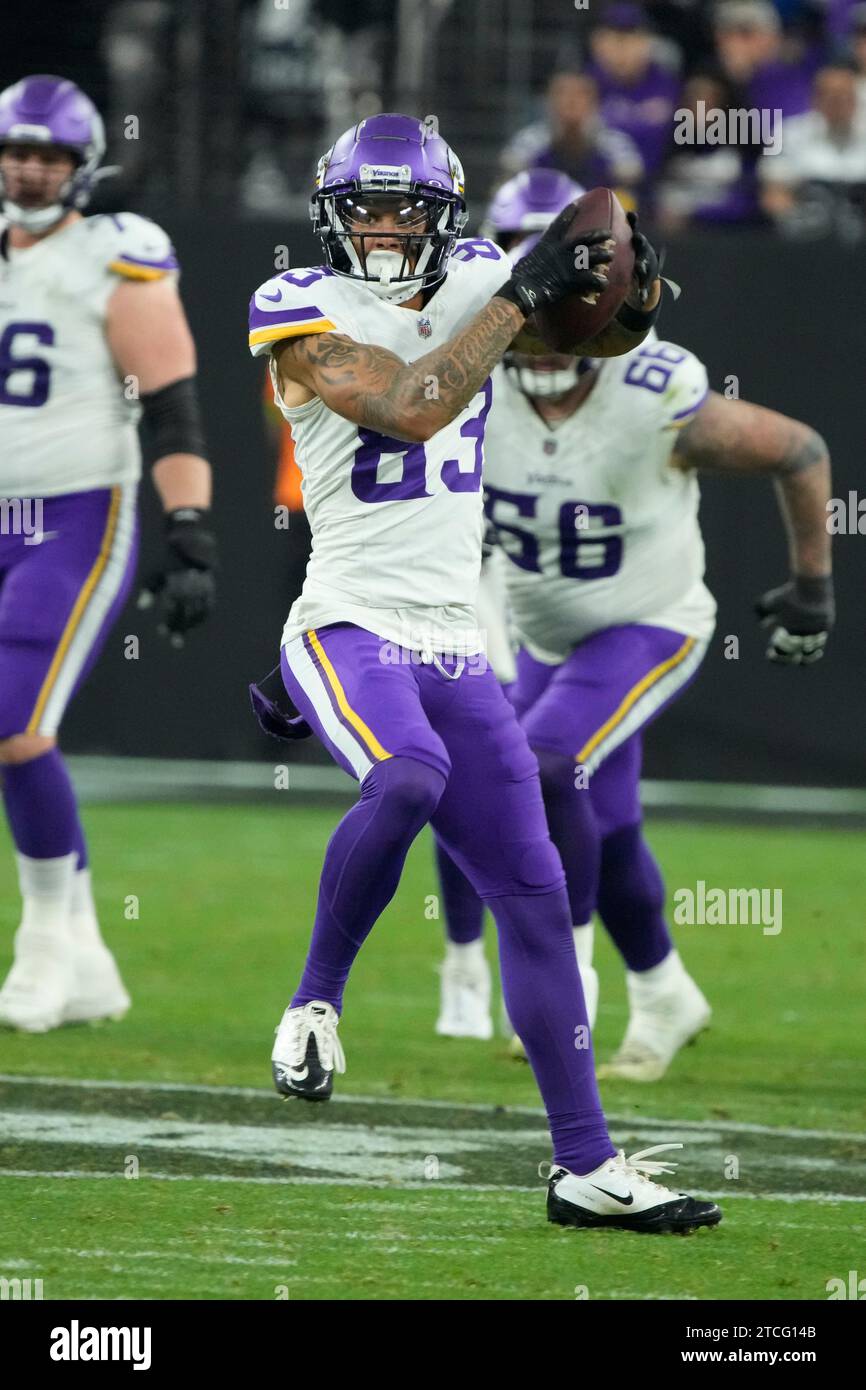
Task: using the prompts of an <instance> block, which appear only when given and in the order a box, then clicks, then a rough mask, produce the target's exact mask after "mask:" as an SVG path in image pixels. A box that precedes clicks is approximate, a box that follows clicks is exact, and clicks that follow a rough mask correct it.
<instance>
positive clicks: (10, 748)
mask: <svg viewBox="0 0 866 1390" xmlns="http://www.w3.org/2000/svg"><path fill="white" fill-rule="evenodd" d="M56 743H57V739H56V738H53V737H52V736H51V735H49V734H11V735H10V736H9V738H3V739H0V764H5V766H6V767H14V766H15V765H16V764H17V763H29V762H32V761H33V759H34V758H41V757H42V754H43V753H47V752H48V750H49V749H50V748H53V747H54V745H55V744H56Z"/></svg>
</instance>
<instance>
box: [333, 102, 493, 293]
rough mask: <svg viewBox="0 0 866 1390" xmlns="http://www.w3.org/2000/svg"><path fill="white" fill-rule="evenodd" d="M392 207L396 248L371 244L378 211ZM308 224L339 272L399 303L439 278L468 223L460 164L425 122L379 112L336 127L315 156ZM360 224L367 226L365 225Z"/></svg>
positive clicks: (389, 210)
mask: <svg viewBox="0 0 866 1390" xmlns="http://www.w3.org/2000/svg"><path fill="white" fill-rule="evenodd" d="M385 212H387V213H388V214H389V215H390V218H391V220H392V221H393V225H394V232H393V234H392V233H391V232H390V231H388V232H386V233H384V235H387V236H388V238H389V239H391V238H392V235H393V241H394V242H395V243H397V245H398V246H399V249H398V250H385V249H381V248H380V249H375V250H374V249H372V247H371V249H369V250H368V246H370V243H371V240H372V238H373V237H375V236H378V237H382V235H383V233H382V232H381V231H379V232H376V231H375V230H373V228H374V226H375V221H376V219H377V218H378V217H379V216H381V215H382V214H383V213H385ZM310 216H311V218H312V221H313V230H314V231H315V233H316V234H317V236H319V237H320V238H321V241H322V246H323V248H324V253H325V260H326V262H327V264H328V265H329V266H330V267H331V269H332V270H333V271H334V272H335V273H336V274H337V275H345V276H347V277H348V278H350V279H353V280H358V281H361V282H362V283H364V284H366V285H368V286H369V288H370V289H371V290H372V291H373V293H374V294H376V295H378V296H379V297H380V298H382V299H385V300H387V301H389V302H390V303H392V304H402V303H403V302H404V301H405V300H407V299H411V298H412V296H413V295H416V294H417V293H418V292H419V290H423V289H427V288H429V287H431V286H433V285H436V284H438V282H439V281H440V280H442V279H443V277H444V275H445V272H446V269H447V265H448V258H449V256H450V255H451V252H452V250H453V247H454V243H455V241H456V240H457V237H458V236H459V235H460V232H461V231H462V229H463V227H464V226H465V224H466V204H465V202H464V199H463V168H462V166H461V164H460V161H459V159H458V158H457V156H456V155H455V153H454V151H453V150H452V149H451V148H450V146H449V145H447V144H446V143H445V141H444V140H443V139H442V137H441V135H439V134H438V132H437V131H435V130H434V129H432V128H431V124H430V122H423V123H422V122H421V121H418V120H415V118H414V117H412V116H400V115H389V114H385V115H381V116H371V117H369V118H368V119H367V120H364V121H361V122H360V123H359V124H358V125H356V126H353V127H352V129H351V130H347V131H346V132H345V134H343V135H341V136H340V138H339V140H337V141H336V142H335V143H334V144H333V145H332V146H331V148H330V149H329V150H328V152H327V154H324V155H323V156H322V158H321V159H320V160H319V167H318V171H317V174H316V189H315V192H314V194H313V197H312V201H311V203H310ZM365 225H369V226H370V227H371V230H368V231H365V230H364V228H365Z"/></svg>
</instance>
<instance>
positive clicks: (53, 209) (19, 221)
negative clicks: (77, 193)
mask: <svg viewBox="0 0 866 1390" xmlns="http://www.w3.org/2000/svg"><path fill="white" fill-rule="evenodd" d="M68 211H69V208H67V207H64V206H63V204H62V203H52V204H51V206H50V207H47V208H22V207H19V205H18V203H13V202H12V201H11V200H10V199H9V198H4V199H3V216H4V217H5V218H6V221H7V222H10V223H11V224H12V226H13V227H22V228H23V229H24V231H25V232H33V233H37V232H47V230H48V228H49V227H53V226H54V224H55V222H60V221H61V220H62V219H63V218H64V217H65V216H66V214H67V213H68Z"/></svg>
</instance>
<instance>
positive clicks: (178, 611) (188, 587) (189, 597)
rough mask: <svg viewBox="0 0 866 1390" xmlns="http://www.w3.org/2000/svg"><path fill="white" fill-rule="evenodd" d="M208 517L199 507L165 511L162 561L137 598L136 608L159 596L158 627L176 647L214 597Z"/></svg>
mask: <svg viewBox="0 0 866 1390" xmlns="http://www.w3.org/2000/svg"><path fill="white" fill-rule="evenodd" d="M207 519H208V513H207V512H206V511H203V510H201V509H200V508H198V507H177V508H176V509H175V510H174V511H173V512H169V513H168V514H167V516H166V545H167V548H168V555H167V557H166V562H165V565H164V566H163V568H162V569H161V570H157V571H156V573H154V574H152V575H151V576H150V578H149V579H148V581H147V583H146V584H145V586H144V588H143V589H142V591H141V593H140V595H139V598H138V606H139V608H150V607H152V606H153V604H154V603H155V602H156V600H157V599H159V600H160V603H161V608H162V618H161V621H160V624H159V628H158V631H159V632H161V633H167V634H168V635H169V636H170V638H171V642H172V645H173V646H176V647H182V646H183V633H185V632H189V630H190V628H193V627H197V626H198V624H199V623H203V622H204V620H205V618H207V616H208V615H209V613H210V612H211V609H212V608H213V606H214V602H215V599H216V586H215V583H214V576H213V570H214V567H215V565H216V539H215V537H214V535H213V532H211V531H209V530H208V529H207Z"/></svg>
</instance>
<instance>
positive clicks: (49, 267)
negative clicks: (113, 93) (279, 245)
mask: <svg viewBox="0 0 866 1390" xmlns="http://www.w3.org/2000/svg"><path fill="white" fill-rule="evenodd" d="M0 227H2V224H0ZM176 270H177V261H176V260H175V256H174V252H173V250H172V247H171V243H170V242H169V239H168V237H167V236H166V234H165V232H164V231H162V229H161V228H160V227H158V226H156V224H155V223H153V222H149V221H148V220H147V219H146V218H144V217H138V216H137V215H136V214H135V213H131V212H122V213H115V214H110V215H109V214H105V215H100V216H97V217H85V218H82V219H81V220H80V221H76V222H71V223H69V225H68V226H66V227H63V228H62V229H61V230H60V231H58V232H54V233H52V234H51V235H49V236H46V237H43V239H42V240H41V241H38V242H37V243H36V244H35V245H34V246H30V247H27V248H26V249H24V250H17V249H13V248H11V247H9V245H8V238H7V236H6V234H5V231H0V496H6V497H52V496H55V495H57V494H58V493H67V492H85V491H87V490H89V489H91V488H101V487H112V486H114V485H115V484H118V483H129V482H134V481H135V480H136V479H137V478H138V476H139V474H140V472H141V454H140V450H139V444H138V431H137V428H136V426H137V422H138V416H139V406H138V404H137V402H136V401H135V399H127V396H131V395H132V394H133V392H132V391H131V390H130V391H127V390H126V389H125V388H124V383H123V381H122V380H121V379H120V377H119V375H118V371H117V367H116V366H115V363H114V360H113V358H112V356H111V353H110V351H109V348H108V343H107V341H106V335H105V319H106V309H107V305H108V301H109V299H110V297H111V294H112V291H113V290H114V289H115V287H116V286H117V285H118V284H119V283H120V280H121V279H134V280H154V279H160V278H162V277H164V276H166V275H172V274H174V273H175V272H176Z"/></svg>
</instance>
